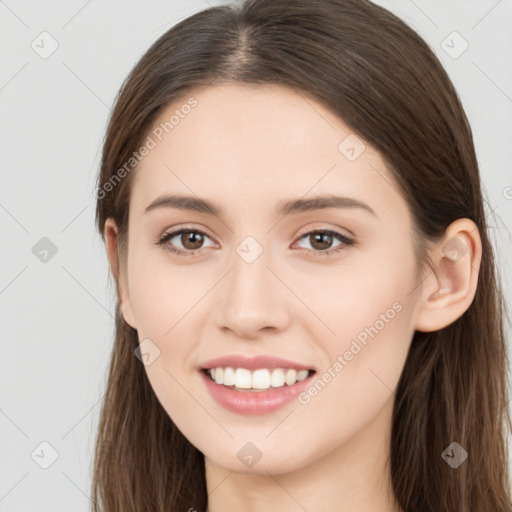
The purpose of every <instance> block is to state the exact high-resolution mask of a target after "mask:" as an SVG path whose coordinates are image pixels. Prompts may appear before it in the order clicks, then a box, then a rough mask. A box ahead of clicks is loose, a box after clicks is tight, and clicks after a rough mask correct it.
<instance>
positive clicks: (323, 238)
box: [299, 229, 355, 256]
mask: <svg viewBox="0 0 512 512" xmlns="http://www.w3.org/2000/svg"><path fill="white" fill-rule="evenodd" d="M299 240H300V241H302V240H304V241H307V242H308V243H309V245H310V246H311V247H312V249H308V248H305V252H306V254H311V255H315V256H327V255H329V254H332V253H336V252H340V251H343V250H344V249H346V248H347V247H348V246H350V245H355V241H354V240H352V239H351V238H348V237H347V236H345V235H343V234H341V233H338V232H337V231H332V230H329V229H323V230H316V231H310V232H308V233H305V234H304V235H302V236H301V237H300V239H299ZM334 241H338V243H337V244H336V245H334V246H333V242H334Z"/></svg>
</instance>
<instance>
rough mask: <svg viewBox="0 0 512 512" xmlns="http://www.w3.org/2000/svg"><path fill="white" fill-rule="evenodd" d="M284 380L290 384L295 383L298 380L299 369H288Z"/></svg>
mask: <svg viewBox="0 0 512 512" xmlns="http://www.w3.org/2000/svg"><path fill="white" fill-rule="evenodd" d="M284 381H285V382H286V384H288V386H291V385H292V384H295V383H296V382H297V371H296V370H291V369H290V370H288V371H287V372H286V375H285V376H284Z"/></svg>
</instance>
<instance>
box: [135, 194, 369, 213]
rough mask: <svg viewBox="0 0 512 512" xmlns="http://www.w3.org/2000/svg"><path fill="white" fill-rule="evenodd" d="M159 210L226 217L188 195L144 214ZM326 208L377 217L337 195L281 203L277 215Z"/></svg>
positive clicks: (162, 201)
mask: <svg viewBox="0 0 512 512" xmlns="http://www.w3.org/2000/svg"><path fill="white" fill-rule="evenodd" d="M157 208H175V209H178V210H185V211H194V212H198V213H205V214H207V215H213V216H216V217H221V218H222V217H223V216H224V213H223V210H222V208H221V207H220V206H218V205H216V204H215V203H213V202H211V201H207V200H205V199H201V198H199V197H194V196H186V195H177V194H173V195H162V196H159V197H157V198H156V199H155V200H154V201H153V202H152V203H151V204H150V205H149V206H148V207H147V208H146V209H145V211H144V213H148V212H150V211H152V210H155V209H157ZM325 208H358V209H361V210H363V211H366V212H368V213H370V214H372V215H374V216H375V217H377V214H376V213H375V211H374V210H373V208H371V207H370V206H368V205H367V204H366V203H363V202H362V201H359V200H357V199H353V198H351V197H344V196H336V195H328V196H317V197H312V198H310V199H303V198H301V199H292V200H288V201H284V202H283V201H281V202H280V203H279V204H278V208H277V212H276V213H277V215H279V216H285V215H290V214H297V213H303V212H309V211H313V210H322V209H325Z"/></svg>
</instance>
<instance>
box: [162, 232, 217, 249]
mask: <svg viewBox="0 0 512 512" xmlns="http://www.w3.org/2000/svg"><path fill="white" fill-rule="evenodd" d="M207 239H208V240H211V239H210V237H209V236H208V235H207V234H206V233H204V232H203V231H201V230H199V229H179V230H177V231H172V232H170V233H166V234H165V235H164V236H163V237H162V238H161V239H160V240H158V242H156V243H157V244H158V245H161V246H163V247H164V248H165V249H166V250H168V251H169V252H173V253H176V254H179V255H180V256H181V255H183V256H192V255H195V253H196V252H200V251H201V249H203V246H204V243H205V241H206V240H207ZM214 245H215V244H210V247H212V246H214ZM180 246H181V247H180ZM204 247H208V246H204Z"/></svg>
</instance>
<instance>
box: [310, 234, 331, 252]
mask: <svg viewBox="0 0 512 512" xmlns="http://www.w3.org/2000/svg"><path fill="white" fill-rule="evenodd" d="M309 237H310V238H309V239H310V243H311V247H313V248H315V249H318V250H319V251H322V250H325V249H330V247H331V245H332V241H333V238H334V237H333V236H332V235H331V234H329V233H324V232H321V233H320V232H318V233H311V234H310V235H309Z"/></svg>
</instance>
